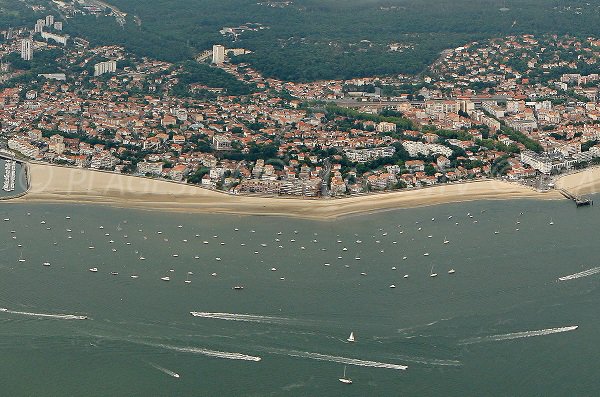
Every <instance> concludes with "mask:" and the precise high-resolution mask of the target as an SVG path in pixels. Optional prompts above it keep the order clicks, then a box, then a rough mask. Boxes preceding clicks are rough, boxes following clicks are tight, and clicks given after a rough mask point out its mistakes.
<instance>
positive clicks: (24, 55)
mask: <svg viewBox="0 0 600 397" xmlns="http://www.w3.org/2000/svg"><path fill="white" fill-rule="evenodd" d="M32 58H33V40H31V39H23V40H22V41H21V59H23V60H25V61H31V59H32Z"/></svg>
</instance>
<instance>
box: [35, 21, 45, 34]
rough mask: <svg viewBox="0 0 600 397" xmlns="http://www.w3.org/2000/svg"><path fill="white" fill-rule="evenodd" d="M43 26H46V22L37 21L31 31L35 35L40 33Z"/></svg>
mask: <svg viewBox="0 0 600 397" xmlns="http://www.w3.org/2000/svg"><path fill="white" fill-rule="evenodd" d="M44 26H46V20H44V19H38V20H37V22H36V23H35V27H34V28H33V31H34V32H35V33H41V32H42V30H44Z"/></svg>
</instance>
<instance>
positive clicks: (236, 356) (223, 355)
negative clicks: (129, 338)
mask: <svg viewBox="0 0 600 397" xmlns="http://www.w3.org/2000/svg"><path fill="white" fill-rule="evenodd" d="M137 343H141V344H144V345H147V346H153V347H158V348H161V349H168V350H173V351H176V352H182V353H193V354H201V355H203V356H207V357H216V358H225V359H228V360H243V361H256V362H258V361H260V360H261V358H260V357H257V356H250V355H248V354H242V353H232V352H222V351H218V350H208V349H202V348H199V347H191V346H188V347H180V346H173V345H164V344H160V343H144V342H137Z"/></svg>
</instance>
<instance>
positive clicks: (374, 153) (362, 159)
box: [344, 146, 396, 163]
mask: <svg viewBox="0 0 600 397" xmlns="http://www.w3.org/2000/svg"><path fill="white" fill-rule="evenodd" d="M394 153H396V148H395V147H393V146H384V147H376V148H372V149H350V150H345V151H344V154H345V155H346V157H348V160H350V161H354V162H358V163H366V162H367V161H371V160H376V159H378V158H381V157H391V156H393V155H394Z"/></svg>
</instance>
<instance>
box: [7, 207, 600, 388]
mask: <svg viewBox="0 0 600 397" xmlns="http://www.w3.org/2000/svg"><path fill="white" fill-rule="evenodd" d="M450 217H451V218H450ZM4 219H9V220H8V221H4ZM599 221H600V212H598V211H597V209H596V208H594V207H588V208H579V209H577V208H575V206H574V205H573V204H572V203H571V202H569V201H566V200H564V201H533V200H512V201H480V202H469V203H461V204H449V205H439V206H433V207H425V208H417V209H404V210H395V211H387V212H381V213H376V214H369V215H358V216H352V217H346V218H342V219H339V220H336V221H324V222H319V221H312V220H302V219H286V218H281V217H266V216H262V217H255V216H233V215H231V216H229V215H202V214H195V215H188V214H171V213H168V214H167V213H160V212H148V211H139V210H127V209H114V208H109V207H105V206H90V205H42V204H35V205H25V204H13V203H4V204H0V308H2V309H0V385H1V386H0V387H1V388H2V394H3V395H7V396H30V395H35V396H57V395H61V396H66V395H77V396H79V395H85V396H107V395H110V396H174V395H190V396H192V395H194V396H209V395H219V396H245V395H251V396H267V395H269V396H272V395H284V396H338V395H345V396H367V395H373V396H399V395H402V396H425V395H440V396H441V395H443V396H466V395H473V396H484V395H485V396H492V395H493V396H502V395H505V396H515V395H522V396H533V395H544V396H565V395H597V394H598V393H600V381H599V380H598V377H597V357H598V356H599V354H600V347H598V343H597V340H598V335H600V317H599V316H598V304H599V303H600V293H599V290H598V286H599V285H600V274H599V273H598V272H594V271H590V269H594V268H597V267H598V266H600V264H599V259H598V258H599V255H598V253H599V250H600V248H598V239H597V231H598V224H599ZM551 223H553V224H551ZM419 228H420V229H421V230H419ZM236 229H237V230H236ZM517 229H518V230H517ZM429 236H431V237H429ZM444 240H448V241H449V243H448V244H444V243H443V242H444ZM111 241H112V242H111ZM357 241H360V243H359V242H357ZM205 242H206V243H205ZM90 247H93V248H90ZM344 248H346V250H344ZM426 253H427V254H429V255H427V256H426V255H425V254H426ZM140 257H143V258H145V260H141V259H140ZM340 257H341V258H340ZM404 257H406V259H403V258H404ZM357 258H360V259H357ZM43 263H49V264H50V266H43ZM94 267H95V268H97V269H98V272H91V271H89V269H90V268H94ZM393 268H395V270H394V269H393ZM450 269H454V270H455V271H456V272H455V273H454V274H449V273H448V271H449V270H450ZM112 272H116V273H118V275H113V274H111V273H112ZM188 272H191V273H193V274H189V273H188ZM431 273H437V277H431ZM131 275H138V276H139V278H135V279H134V278H131ZM405 275H407V276H408V277H406V278H405V277H404V276H405ZM570 275H578V276H576V277H568V276H570ZM166 276H168V277H169V278H170V281H163V280H161V277H166ZM565 277H566V279H565ZM561 278H563V279H562V280H561ZM186 280H188V281H191V282H189V283H186V282H185V281H186ZM392 284H393V285H395V286H396V288H390V286H391V285H392ZM236 286H238V287H243V289H237V290H236V289H234V288H233V287H236ZM4 309H6V310H4ZM191 312H194V315H192V314H191ZM85 318H87V319H85ZM575 326H577V327H576V328H575ZM350 332H354V334H355V337H356V342H354V343H349V342H347V341H346V338H348V335H349V334H350ZM344 366H345V367H346V376H347V377H348V378H351V379H352V380H353V384H352V385H344V384H342V383H340V382H339V381H338V378H340V377H341V376H342V374H343V370H344Z"/></svg>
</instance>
